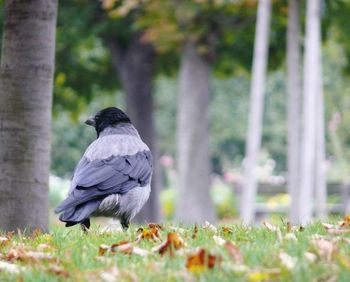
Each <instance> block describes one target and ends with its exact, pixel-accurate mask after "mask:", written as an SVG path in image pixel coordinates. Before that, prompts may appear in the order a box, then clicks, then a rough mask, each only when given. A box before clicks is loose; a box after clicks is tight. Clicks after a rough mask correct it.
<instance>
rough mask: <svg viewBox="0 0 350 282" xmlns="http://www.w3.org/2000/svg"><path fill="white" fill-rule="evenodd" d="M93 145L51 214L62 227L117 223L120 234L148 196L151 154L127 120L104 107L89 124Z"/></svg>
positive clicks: (117, 110) (118, 112)
mask: <svg viewBox="0 0 350 282" xmlns="http://www.w3.org/2000/svg"><path fill="white" fill-rule="evenodd" d="M85 123H86V124H88V125H91V126H93V127H94V128H95V129H96V133H97V139H96V140H95V141H94V142H92V143H91V144H90V145H89V147H88V148H87V149H86V151H85V153H84V155H83V157H82V158H81V160H80V161H79V163H78V164H77V166H76V168H75V170H74V173H73V177H72V181H71V186H70V189H69V193H68V196H67V198H66V199H65V200H64V201H63V202H62V203H61V204H60V205H59V206H58V207H57V208H56V209H55V212H56V213H60V216H59V219H60V220H61V221H63V222H65V223H66V227H69V226H73V225H75V224H78V223H80V224H81V226H82V228H83V230H85V231H87V229H89V228H90V217H95V216H107V217H112V218H115V219H119V220H120V223H121V225H122V227H123V229H124V230H126V229H127V228H128V227H129V223H130V220H131V219H132V218H133V217H134V216H135V215H136V214H137V213H138V212H139V211H140V210H141V208H142V207H143V205H144V204H145V203H146V202H147V200H148V197H149V195H150V192H151V185H150V184H151V178H152V172H153V164H152V153H151V151H150V149H149V148H148V147H147V145H146V144H145V143H144V142H143V141H142V140H141V138H140V135H139V133H138V132H137V130H136V128H135V127H134V126H133V125H132V123H131V121H130V119H129V117H128V116H127V115H126V114H125V113H124V112H123V111H122V110H120V109H118V108H115V107H109V108H106V109H103V110H101V111H99V112H98V113H97V114H96V115H95V116H93V117H91V118H89V119H88V120H87V121H86V122H85Z"/></svg>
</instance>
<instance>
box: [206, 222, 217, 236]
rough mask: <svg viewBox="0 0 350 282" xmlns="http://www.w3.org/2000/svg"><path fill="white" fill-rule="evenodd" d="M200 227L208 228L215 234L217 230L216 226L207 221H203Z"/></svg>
mask: <svg viewBox="0 0 350 282" xmlns="http://www.w3.org/2000/svg"><path fill="white" fill-rule="evenodd" d="M202 227H203V229H208V230H210V231H211V232H213V233H215V234H216V233H217V232H218V230H217V228H216V227H215V226H214V225H212V224H211V223H210V222H209V221H206V222H204V225H203V226H202Z"/></svg>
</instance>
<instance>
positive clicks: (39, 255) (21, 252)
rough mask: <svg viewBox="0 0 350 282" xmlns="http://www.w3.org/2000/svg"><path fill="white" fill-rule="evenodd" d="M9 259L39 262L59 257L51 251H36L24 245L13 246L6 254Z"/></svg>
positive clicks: (54, 259)
mask: <svg viewBox="0 0 350 282" xmlns="http://www.w3.org/2000/svg"><path fill="white" fill-rule="evenodd" d="M6 260H7V261H16V260H19V261H23V262H26V263H38V262H41V261H51V262H53V261H56V260H57V259H56V258H55V257H54V256H53V255H52V254H50V253H46V252H39V251H34V250H31V249H27V248H25V247H24V246H23V245H19V246H15V247H13V248H11V249H10V250H9V251H8V252H7V254H6Z"/></svg>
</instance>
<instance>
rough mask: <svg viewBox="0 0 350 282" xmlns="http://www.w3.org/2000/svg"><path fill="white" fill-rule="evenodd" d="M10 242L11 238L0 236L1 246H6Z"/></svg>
mask: <svg viewBox="0 0 350 282" xmlns="http://www.w3.org/2000/svg"><path fill="white" fill-rule="evenodd" d="M9 243H10V240H9V238H7V237H0V247H3V246H6V245H7V244H9Z"/></svg>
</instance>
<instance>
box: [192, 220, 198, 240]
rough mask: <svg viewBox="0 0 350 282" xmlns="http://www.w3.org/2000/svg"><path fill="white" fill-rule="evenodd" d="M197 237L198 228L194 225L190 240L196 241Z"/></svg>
mask: <svg viewBox="0 0 350 282" xmlns="http://www.w3.org/2000/svg"><path fill="white" fill-rule="evenodd" d="M197 235H198V226H197V224H195V225H194V228H193V233H192V239H196V238H197Z"/></svg>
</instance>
